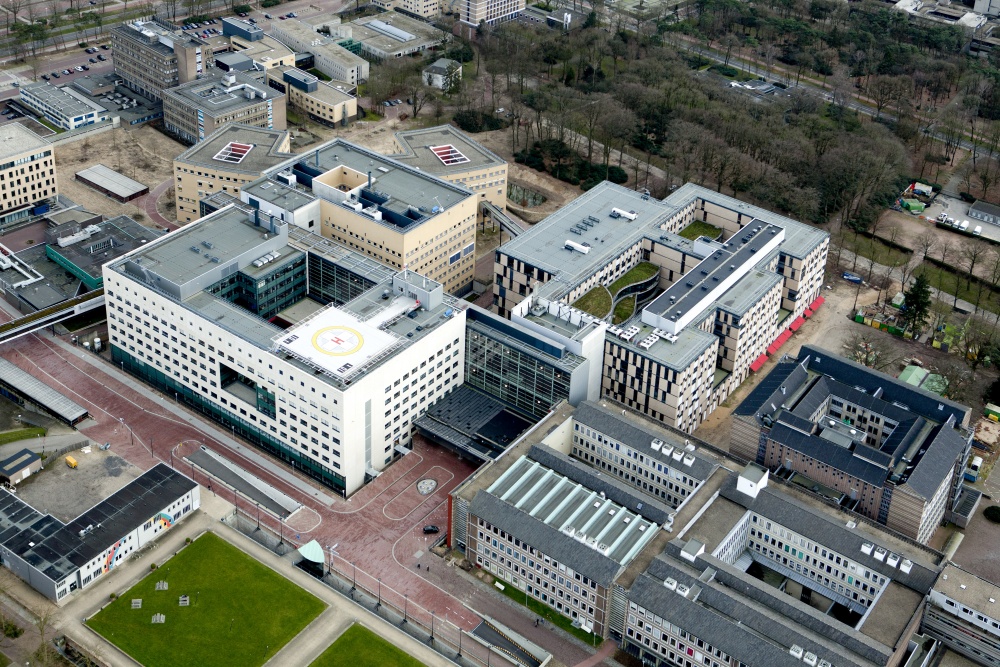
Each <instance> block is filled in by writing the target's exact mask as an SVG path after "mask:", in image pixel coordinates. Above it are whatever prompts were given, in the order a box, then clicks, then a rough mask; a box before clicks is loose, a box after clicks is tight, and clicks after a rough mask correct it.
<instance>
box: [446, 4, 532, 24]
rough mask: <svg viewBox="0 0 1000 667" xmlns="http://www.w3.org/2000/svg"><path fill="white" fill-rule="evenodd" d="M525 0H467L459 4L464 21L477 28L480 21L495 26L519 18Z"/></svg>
mask: <svg viewBox="0 0 1000 667" xmlns="http://www.w3.org/2000/svg"><path fill="white" fill-rule="evenodd" d="M524 7H525V2H524V0H465V1H464V2H460V3H459V4H458V7H457V9H458V16H459V19H460V20H461V21H462V23H464V24H466V25H468V26H469V27H470V28H472V29H475V28H477V27H478V26H479V24H480V23H482V24H485V25H488V26H494V25H498V24H500V23H504V22H506V21H511V20H513V19H515V18H517V17H518V16H519V15H520V14H521V12H523V11H524Z"/></svg>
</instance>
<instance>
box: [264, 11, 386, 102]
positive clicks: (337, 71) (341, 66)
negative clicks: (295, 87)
mask: <svg viewBox="0 0 1000 667" xmlns="http://www.w3.org/2000/svg"><path fill="white" fill-rule="evenodd" d="M271 35H272V36H273V37H274V38H275V39H277V40H278V41H279V42H281V43H282V44H284V45H285V46H287V47H288V48H290V49H294V50H295V51H299V52H305V53H311V54H312V55H313V61H314V63H315V66H316V69H318V70H319V71H320V72H322V73H323V74H326V75H327V76H328V77H330V78H332V79H336V80H338V81H346V82H347V83H349V84H351V85H352V86H356V85H358V84H359V83H362V82H364V81H367V80H368V70H369V64H368V61H367V60H365V59H364V58H362V57H361V56H359V55H357V54H355V53H352V52H351V51H348V50H347V49H345V48H344V47H343V46H340V44H339V42H342V41H345V40H344V38H343V37H334V38H331V37H327V36H325V35H321V34H320V33H318V32H316V30H315V29H314V27H313V26H312V25H310V24H308V23H304V22H302V21H300V20H298V19H288V20H287V21H274V22H273V23H272V24H271Z"/></svg>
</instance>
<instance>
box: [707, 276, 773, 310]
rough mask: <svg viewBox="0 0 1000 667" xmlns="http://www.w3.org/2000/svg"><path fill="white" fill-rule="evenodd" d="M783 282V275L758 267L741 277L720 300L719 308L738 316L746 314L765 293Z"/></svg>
mask: <svg viewBox="0 0 1000 667" xmlns="http://www.w3.org/2000/svg"><path fill="white" fill-rule="evenodd" d="M780 282H781V276H779V275H778V274H777V273H774V272H773V271H762V270H760V269H757V270H756V271H751V272H750V273H748V274H747V275H745V276H743V277H742V278H740V280H739V282H737V283H736V284H735V285H733V287H732V289H730V290H729V291H728V292H726V294H725V296H723V297H722V298H721V299H719V301H718V305H719V308H720V309H721V310H724V311H726V312H727V313H732V314H733V315H736V316H737V317H740V316H742V315H744V314H745V313H746V312H747V311H748V310H750V309H751V308H752V307H753V306H755V305H756V304H757V303H758V302H759V301H760V300H761V298H763V296H764V295H765V294H767V293H768V292H770V291H771V289H772V288H773V287H774V286H775V285H777V284H778V283H780Z"/></svg>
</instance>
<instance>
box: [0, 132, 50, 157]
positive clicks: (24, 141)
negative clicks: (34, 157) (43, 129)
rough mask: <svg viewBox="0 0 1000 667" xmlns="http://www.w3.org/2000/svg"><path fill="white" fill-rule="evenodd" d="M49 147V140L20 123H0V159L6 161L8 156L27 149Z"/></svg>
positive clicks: (25, 151)
mask: <svg viewBox="0 0 1000 667" xmlns="http://www.w3.org/2000/svg"><path fill="white" fill-rule="evenodd" d="M49 147H50V146H49V142H47V141H46V140H45V139H42V138H41V137H39V136H38V135H37V134H35V133H34V132H32V131H31V130H29V129H28V128H26V127H25V126H24V125H21V124H20V123H7V124H5V125H0V161H6V160H7V159H8V158H11V157H13V156H15V155H21V154H22V153H27V152H29V151H35V150H38V151H41V150H43V149H47V148H49ZM0 164H2V162H0Z"/></svg>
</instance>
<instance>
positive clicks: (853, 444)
mask: <svg viewBox="0 0 1000 667" xmlns="http://www.w3.org/2000/svg"><path fill="white" fill-rule="evenodd" d="M970 414H971V409H970V408H969V407H968V406H965V405H961V404H958V403H955V402H953V401H950V400H948V399H946V398H942V397H941V396H939V395H937V394H934V393H931V392H929V391H927V390H924V389H919V388H917V387H913V386H911V385H909V384H906V383H905V382H900V381H899V380H897V379H896V378H893V377H890V376H888V375H886V374H885V373H881V372H879V371H876V370H873V369H871V368H868V367H866V366H863V365H861V364H858V363H855V362H853V361H850V360H848V359H844V358H842V357H838V356H837V355H836V354H832V353H829V352H827V351H825V350H822V349H820V348H817V347H813V346H810V345H803V346H802V348H801V350H800V352H799V358H798V359H797V360H783V361H781V362H780V363H779V364H778V365H777V366H776V367H775V368H774V370H772V371H771V373H769V374H768V376H767V377H765V378H764V379H763V381H762V382H761V383H760V384H759V385H758V386H757V387H756V388H755V389H754V390H753V391H752V392H751V393H750V394H749V395H748V396H747V398H746V399H744V400H743V402H742V403H741V404H740V405H739V406H738V407H737V408H736V410H735V411H734V413H733V426H732V435H731V440H730V446H729V449H730V451H731V452H732V453H733V454H734V455H736V456H739V457H742V458H744V459H747V460H750V461H755V462H757V463H760V464H761V465H764V466H767V467H768V468H769V469H771V470H774V471H783V472H784V473H785V474H786V476H792V477H793V480H794V479H800V480H802V483H803V484H804V485H805V486H807V487H810V488H815V489H816V490H817V492H818V493H821V494H822V495H824V496H826V497H829V498H831V499H833V500H835V501H838V502H840V503H842V504H843V505H845V506H847V507H849V508H850V509H853V510H854V511H856V512H858V513H859V514H862V515H864V516H867V517H869V518H870V519H872V520H874V521H877V522H879V523H880V524H884V525H886V526H888V527H889V528H891V529H893V530H896V531H898V532H900V533H902V534H904V535H907V536H909V537H910V538H912V539H915V540H917V541H919V542H921V543H927V542H929V541H930V539H931V537H932V535H933V534H934V531H935V530H936V529H937V527H938V526H939V525H940V524H941V522H942V521H944V520H948V521H952V522H955V523H958V524H959V525H963V526H964V525H965V524H966V523H967V521H968V519H969V517H970V516H971V515H972V513H973V512H974V511H975V507H976V505H977V503H978V501H979V497H980V493H979V492H978V491H975V490H973V489H971V488H967V487H965V486H964V484H963V482H962V479H963V478H962V475H963V473H964V471H965V466H966V462H967V461H968V458H969V452H970V447H971V441H972V430H971V429H969V419H970Z"/></svg>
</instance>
